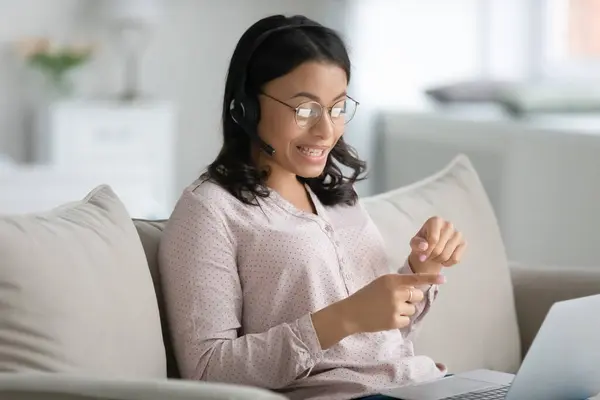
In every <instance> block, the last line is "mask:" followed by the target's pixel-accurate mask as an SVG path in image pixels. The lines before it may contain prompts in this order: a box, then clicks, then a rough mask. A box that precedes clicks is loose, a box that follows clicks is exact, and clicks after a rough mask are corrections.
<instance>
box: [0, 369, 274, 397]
mask: <svg viewBox="0 0 600 400" xmlns="http://www.w3.org/2000/svg"><path fill="white" fill-rule="evenodd" d="M0 398H2V399H11V400H164V399H169V400H242V399H243V400H246V399H256V400H284V399H285V397H283V396H281V395H279V394H276V393H274V392H270V391H267V390H262V389H256V388H251V387H245V386H237V385H226V384H218V383H206V382H192V381H184V380H173V379H162V380H159V379H153V380H137V379H136V380H131V379H110V378H95V377H88V376H78V375H70V374H69V375H67V374H60V373H0Z"/></svg>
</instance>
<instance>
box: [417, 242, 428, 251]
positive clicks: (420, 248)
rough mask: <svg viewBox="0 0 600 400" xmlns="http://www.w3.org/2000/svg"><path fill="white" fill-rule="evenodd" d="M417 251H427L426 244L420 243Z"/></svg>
mask: <svg viewBox="0 0 600 400" xmlns="http://www.w3.org/2000/svg"><path fill="white" fill-rule="evenodd" d="M419 250H427V242H421V244H420V245H419Z"/></svg>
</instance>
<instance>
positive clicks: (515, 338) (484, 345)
mask: <svg viewBox="0 0 600 400" xmlns="http://www.w3.org/2000/svg"><path fill="white" fill-rule="evenodd" d="M415 168H418V166H417V165H415ZM363 202H364V204H365V207H366V208H367V210H368V211H369V213H370V215H371V216H372V218H373V219H374V221H375V223H376V224H377V225H378V227H379V229H380V231H381V233H382V235H383V237H384V240H385V241H386V243H387V246H388V248H389V254H390V257H391V258H392V259H393V260H394V261H395V263H394V265H400V264H401V263H402V262H403V261H404V260H405V259H406V257H407V256H408V254H409V252H410V248H409V246H408V243H409V241H410V239H411V237H412V236H413V235H414V234H415V233H416V232H417V231H418V230H419V228H420V227H421V226H422V224H423V222H425V221H426V220H427V219H428V218H429V217H431V216H434V215H437V216H440V217H442V218H445V219H447V220H449V221H451V222H453V223H454V225H455V226H456V227H457V229H459V230H460V231H461V232H462V233H463V234H464V236H465V238H466V240H467V242H468V250H467V252H466V254H465V257H464V259H463V261H462V263H461V264H459V265H457V266H454V267H453V268H446V269H445V270H444V273H445V275H446V276H447V283H446V284H445V285H443V286H442V287H441V291H440V295H439V297H438V300H437V301H436V304H435V306H434V307H433V308H432V310H431V313H430V315H429V316H428V317H427V318H426V319H425V320H424V324H423V326H422V328H421V330H420V331H419V334H418V336H417V339H416V341H415V349H416V351H417V352H418V353H420V354H426V355H429V356H432V357H433V358H434V359H435V360H436V361H438V362H441V363H444V364H446V365H447V366H448V367H449V368H450V370H451V372H460V371H465V370H470V369H475V368H490V369H495V370H500V371H506V372H515V371H516V369H517V367H518V365H519V361H520V341H519V333H518V327H517V318H516V312H515V306H514V300H513V291H512V286H511V280H510V274H509V269H508V261H507V258H506V254H505V249H504V245H503V242H502V239H501V237H500V231H499V228H498V224H497V221H496V218H495V215H494V212H493V210H492V207H491V205H490V202H489V200H488V198H487V195H486V193H485V191H484V188H483V186H482V184H481V182H480V181H479V178H478V176H477V173H476V172H475V170H474V169H473V166H472V165H471V163H470V162H469V160H468V159H467V158H466V157H465V156H459V157H457V158H456V159H454V160H453V161H452V162H451V163H450V164H449V165H448V166H447V167H446V168H445V169H444V170H442V171H440V172H439V173H437V174H436V175H434V176H431V177H429V178H427V179H424V180H422V181H420V182H417V183H415V184H413V185H410V186H407V187H403V188H400V189H397V190H394V191H390V192H388V193H384V194H381V195H378V196H374V197H371V198H367V199H365V200H364V201H363Z"/></svg>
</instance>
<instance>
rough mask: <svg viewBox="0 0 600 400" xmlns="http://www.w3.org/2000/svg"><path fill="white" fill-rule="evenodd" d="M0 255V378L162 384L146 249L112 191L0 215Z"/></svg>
mask: <svg viewBox="0 0 600 400" xmlns="http://www.w3.org/2000/svg"><path fill="white" fill-rule="evenodd" d="M0 254H1V258H0V371H5V372H24V371H50V372H65V373H72V372H74V373H81V374H89V375H94V376H115V377H120V378H123V377H128V376H130V377H144V378H164V377H165V376H166V366H165V364H166V361H165V348H164V345H163V341H162V334H161V325H160V318H159V312H158V306H157V300H156V295H155V293H154V288H153V284H152V279H151V277H150V272H149V270H148V264H147V262H146V257H145V254H144V250H143V248H142V245H141V242H140V238H139V236H138V233H137V231H136V228H135V226H134V224H133V221H132V220H131V218H130V216H129V215H128V213H127V211H126V209H125V207H124V205H123V204H122V203H121V201H120V200H119V199H118V198H117V196H116V195H115V193H114V192H113V191H112V190H111V188H110V187H108V186H105V185H103V186H100V187H98V188H96V189H95V190H93V191H92V192H91V193H90V194H89V195H88V196H87V197H85V198H84V199H83V200H82V201H78V202H73V203H69V204H65V205H64V206H62V207H59V208H56V209H53V210H50V211H48V212H40V213H35V214H23V215H13V216H4V217H0Z"/></svg>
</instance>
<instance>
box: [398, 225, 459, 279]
mask: <svg viewBox="0 0 600 400" xmlns="http://www.w3.org/2000/svg"><path fill="white" fill-rule="evenodd" d="M410 247H411V250H412V251H411V253H410V255H409V257H408V262H409V264H410V267H411V269H412V270H413V272H414V273H417V274H420V273H434V274H435V273H438V274H439V273H440V272H441V270H442V268H443V267H451V266H453V265H455V264H457V263H459V262H460V260H461V258H462V255H463V253H464V251H465V248H466V247H467V243H466V242H465V240H464V238H463V236H462V234H461V233H460V232H459V231H457V230H456V229H454V226H453V225H452V223H450V222H449V221H445V220H444V219H442V218H440V217H431V218H429V219H428V220H427V221H425V223H424V224H423V226H422V227H421V229H420V230H419V232H417V234H416V235H415V236H414V237H413V238H412V239H411V241H410Z"/></svg>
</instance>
